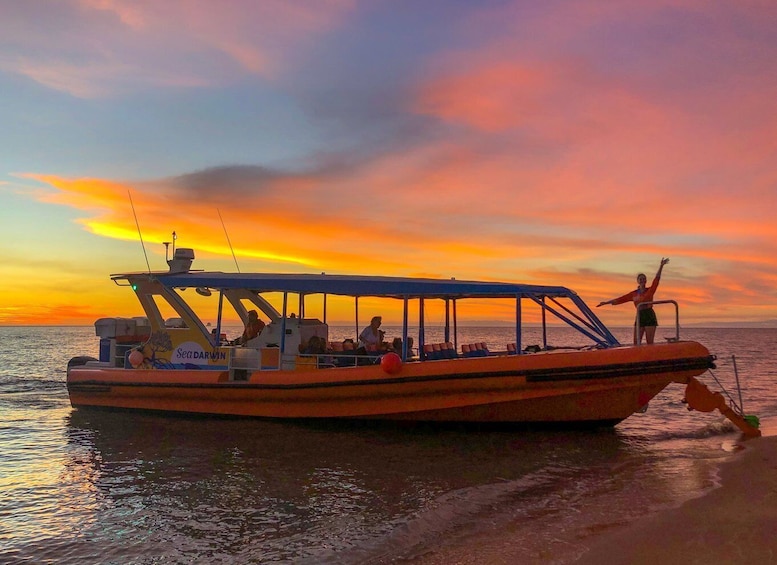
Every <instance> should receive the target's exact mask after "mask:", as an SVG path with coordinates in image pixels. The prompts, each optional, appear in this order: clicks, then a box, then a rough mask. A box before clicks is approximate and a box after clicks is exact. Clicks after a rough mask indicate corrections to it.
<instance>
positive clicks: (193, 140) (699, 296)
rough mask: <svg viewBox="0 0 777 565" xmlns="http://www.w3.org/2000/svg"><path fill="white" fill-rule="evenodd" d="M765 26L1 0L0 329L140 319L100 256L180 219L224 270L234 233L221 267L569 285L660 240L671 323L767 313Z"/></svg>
mask: <svg viewBox="0 0 777 565" xmlns="http://www.w3.org/2000/svg"><path fill="white" fill-rule="evenodd" d="M775 23H777V3H775V2H773V1H768V0H767V1H758V0H753V1H743V2H711V1H710V2H703V1H694V0H623V1H619V2H612V1H610V0H603V1H587V2H572V1H554V0H549V1H543V2H536V1H529V0H520V1H507V0H502V1H495V0H494V1H489V0H480V1H478V2H472V1H470V0H462V1H450V0H445V1H442V0H424V1H405V0H371V1H364V2H360V1H357V0H311V1H294V2H290V1H288V0H272V1H265V0H165V1H159V0H59V1H53V0H24V1H17V0H0V126H1V129H0V196H2V204H1V205H0V236H2V239H1V241H2V243H0V253H1V254H2V255H1V257H0V293H2V297H3V298H2V302H0V325H16V324H24V325H28V324H45V325H50V324H67V325H89V324H92V323H93V322H94V320H95V319H96V318H100V317H104V316H134V315H140V314H141V312H140V310H139V307H138V306H136V303H135V300H134V297H133V296H132V293H131V292H130V291H128V290H127V289H126V288H120V287H117V286H116V285H114V284H113V283H112V282H111V280H110V278H109V274H111V273H117V272H124V271H138V270H146V269H147V268H148V267H147V263H146V258H145V256H144V251H143V247H142V246H141V242H140V239H139V235H138V225H139V227H140V232H141V234H142V238H143V243H144V244H145V250H146V253H147V254H148V261H149V264H150V266H151V268H152V269H163V268H165V267H166V265H165V263H164V259H165V248H164V246H163V245H162V242H163V241H170V239H171V233H172V232H173V231H175V232H176V233H177V236H178V241H177V245H178V246H180V247H191V248H194V249H195V253H196V254H197V259H196V261H195V264H194V267H195V268H200V269H208V270H234V268H235V261H234V260H233V256H232V252H231V250H230V245H229V243H230V242H231V245H232V246H233V248H234V253H235V256H236V258H237V262H238V264H239V267H240V270H241V271H242V272H247V271H271V272H313V273H316V272H321V271H326V272H327V273H333V274H334V273H354V274H382V275H399V276H405V275H407V276H415V275H420V276H432V277H444V278H450V277H456V278H458V279H485V280H505V281H515V282H524V283H538V284H553V285H565V286H569V287H570V288H573V289H575V290H577V292H578V293H579V294H580V295H581V296H582V298H583V299H584V300H586V301H587V302H588V303H589V304H591V305H594V304H596V303H598V302H599V301H601V300H609V299H610V298H613V297H615V296H619V295H621V294H624V293H626V292H628V291H630V290H632V289H633V288H634V287H635V286H636V282H635V277H636V274H637V273H639V272H645V273H646V274H647V275H648V279H649V280H652V277H653V274H654V273H655V271H656V269H657V267H658V265H659V261H660V260H661V257H663V256H666V257H670V258H671V262H670V263H669V265H667V267H666V268H665V270H664V276H663V279H662V283H661V287H660V289H659V291H658V293H657V295H656V298H657V299H670V298H671V299H675V300H678V301H679V302H680V316H681V321H682V322H683V323H687V324H692V323H693V324H695V323H711V322H718V323H732V322H751V323H754V322H763V323H769V322H771V323H777V221H776V220H775V214H777V31H775V29H777V28H775ZM130 195H131V198H132V202H133V203H134V208H135V213H136V216H137V225H136V221H135V216H134V215H133V210H132V206H131V204H130ZM222 220H223V225H222ZM225 228H226V234H225ZM227 235H228V238H229V240H228V239H227ZM596 313H597V314H598V315H600V317H601V318H602V319H603V320H604V321H605V323H608V324H611V325H625V324H630V323H631V322H632V320H633V317H634V308H633V307H632V306H630V305H628V304H626V305H622V306H617V307H613V306H609V307H603V308H599V309H597V310H596ZM664 316H665V317H666V318H665V319H667V323H668V318H669V317H670V314H669V312H668V311H667V312H666V313H665V314H664ZM659 317H660V318H661V317H662V314H661V312H659Z"/></svg>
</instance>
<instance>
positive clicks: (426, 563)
mask: <svg viewBox="0 0 777 565" xmlns="http://www.w3.org/2000/svg"><path fill="white" fill-rule="evenodd" d="M716 482H718V483H719V485H720V486H718V487H716V488H713V489H711V490H709V491H708V492H706V493H704V494H703V495H702V496H700V497H698V498H694V499H691V500H688V501H686V502H685V503H684V504H682V505H681V506H679V507H676V508H669V509H665V510H661V511H658V512H656V513H651V514H648V515H645V516H644V517H642V518H638V519H636V520H635V521H632V522H621V523H618V522H615V523H611V524H601V525H600V528H591V527H589V528H583V529H581V530H579V531H578V532H577V533H576V534H574V535H573V536H572V539H566V540H564V539H557V540H554V543H552V544H551V546H548V547H545V548H538V547H537V546H535V547H527V545H526V543H525V542H523V541H521V538H520V537H517V538H516V537H513V536H511V535H510V531H509V528H508V530H507V531H504V530H500V531H492V532H483V533H481V535H479V536H478V537H477V539H476V540H475V541H474V542H473V540H472V539H470V540H461V541H460V543H455V542H454V543H450V544H446V546H445V547H441V548H438V549H437V551H434V552H430V553H427V554H426V555H423V556H417V557H416V558H415V559H409V560H407V561H406V562H407V563H413V564H414V565H443V564H445V565H452V564H455V565H483V564H489V565H497V564H499V565H501V564H505V565H507V564H510V565H512V564H514V563H521V564H529V565H534V564H545V563H551V564H560V565H566V564H569V563H575V564H577V565H602V564H607V565H626V564H628V565H640V564H645V565H648V564H649V565H655V564H656V563H661V564H662V565H674V564H683V565H690V564H699V565H701V564H704V565H717V564H727V565H730V564H739V563H742V564H747V565H753V564H756V563H757V564H759V565H761V564H766V563H775V564H777V435H773V431H772V432H770V434H769V437H762V438H756V439H750V440H746V441H744V442H743V449H742V451H741V452H740V453H738V454H736V455H735V456H734V458H733V460H731V461H728V462H726V463H724V464H723V465H722V466H721V469H720V473H719V481H716Z"/></svg>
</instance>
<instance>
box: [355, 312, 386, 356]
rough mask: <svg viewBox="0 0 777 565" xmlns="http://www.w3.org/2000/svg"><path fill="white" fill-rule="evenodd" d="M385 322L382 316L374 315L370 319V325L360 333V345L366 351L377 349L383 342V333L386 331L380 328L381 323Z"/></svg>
mask: <svg viewBox="0 0 777 565" xmlns="http://www.w3.org/2000/svg"><path fill="white" fill-rule="evenodd" d="M382 322H383V318H381V317H380V316H374V317H373V318H372V320H371V321H370V325H369V326H367V327H366V328H364V330H362V333H360V334H359V346H360V347H363V348H364V349H365V350H366V351H377V350H378V349H380V346H381V345H382V344H383V335H384V334H385V332H384V331H383V330H381V329H379V328H380V324H381V323H382Z"/></svg>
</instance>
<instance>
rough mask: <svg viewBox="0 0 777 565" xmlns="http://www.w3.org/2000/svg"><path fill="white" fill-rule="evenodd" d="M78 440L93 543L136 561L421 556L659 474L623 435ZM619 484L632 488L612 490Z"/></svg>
mask: <svg viewBox="0 0 777 565" xmlns="http://www.w3.org/2000/svg"><path fill="white" fill-rule="evenodd" d="M66 433H67V437H68V444H69V450H68V452H69V453H70V461H69V462H68V463H67V464H66V468H68V469H70V471H68V472H70V473H76V472H78V471H76V469H78V468H82V470H81V471H80V472H81V473H82V475H81V480H83V481H84V482H85V483H88V484H90V485H91V487H88V488H86V489H85V490H86V491H87V492H91V491H90V489H93V492H91V494H92V496H93V498H94V500H95V501H96V502H97V503H98V504H97V509H96V510H95V512H96V514H97V516H96V518H95V521H94V523H93V524H92V525H86V526H85V529H86V530H88V531H87V532H85V536H86V537H88V538H89V539H91V540H92V541H93V542H96V543H100V544H105V545H106V546H107V547H108V548H110V550H111V551H114V552H118V554H120V555H122V558H125V559H127V558H132V559H137V558H139V556H145V557H148V556H150V555H153V556H156V557H164V558H165V559H168V560H173V561H181V562H185V561H187V559H190V558H191V556H192V555H197V556H198V557H199V558H202V559H206V558H208V559H211V560H215V561H219V560H220V559H225V560H228V559H227V557H226V556H229V557H230V558H241V559H242V560H244V561H248V562H251V561H262V562H272V561H277V562H287V561H298V560H303V559H306V558H307V559H310V560H312V561H326V560H331V561H332V562H336V561H343V560H345V561H349V560H351V561H362V560H364V559H368V558H369V556H373V557H374V556H378V555H384V554H385V552H386V551H391V552H399V553H400V554H401V553H402V552H405V553H406V552H408V551H410V550H412V548H414V547H422V546H424V544H428V543H430V542H431V541H433V540H434V539H438V538H439V536H440V535H444V534H445V532H446V531H447V530H449V529H450V528H457V529H462V528H463V529H473V528H474V529H477V528H479V527H482V526H480V525H479V524H480V523H481V522H482V520H483V518H484V517H486V516H488V522H487V523H488V525H489V526H493V525H494V523H495V522H497V521H499V520H503V521H511V520H515V519H518V518H520V517H521V516H522V515H523V516H534V517H535V518H536V517H537V516H548V515H550V514H552V513H553V512H558V511H560V509H562V508H568V507H569V504H570V501H574V500H582V497H584V496H587V495H588V493H589V490H590V487H591V485H592V484H595V483H596V484H598V485H599V486H598V487H597V488H599V489H601V490H603V491H607V492H610V491H613V490H617V489H620V490H621V491H622V490H623V489H624V486H623V484H622V483H623V482H628V481H629V480H631V478H630V477H633V476H634V475H635V474H642V473H645V472H647V473H648V475H649V474H650V472H649V471H646V470H645V468H644V463H645V461H647V460H648V459H647V458H646V457H645V453H644V451H643V450H642V449H641V448H635V447H634V446H632V445H630V444H629V443H628V442H627V441H624V439H623V438H622V437H621V436H620V435H619V434H618V433H615V432H613V431H595V432H558V431H555V432H538V431H536V432H526V431H524V432H515V431H504V432H495V431H492V432H482V433H478V432H476V433H472V432H471V431H467V430H457V429H449V430H439V429H432V428H424V427H415V428H391V427H385V426H381V427H371V426H363V427H353V426H342V425H340V426H332V425H326V426H323V425H318V426H312V425H301V424H296V423H295V424H289V423H277V422H267V421H259V420H250V419H210V418H185V417H174V418H170V417H161V416H155V415H147V414H115V413H108V412H97V411H94V412H92V411H76V412H74V413H73V414H72V415H71V416H70V419H69V424H68V426H67V428H66ZM637 451H639V453H637ZM624 462H625V463H624ZM84 467H85V468H84ZM613 469H615V474H616V476H617V481H616V483H617V484H610V485H608V484H607V483H608V481H609V480H610V476H611V475H612V472H613ZM658 482H659V483H660V482H661V481H660V480H659V481H658ZM160 548H163V549H160ZM160 551H161V553H160Z"/></svg>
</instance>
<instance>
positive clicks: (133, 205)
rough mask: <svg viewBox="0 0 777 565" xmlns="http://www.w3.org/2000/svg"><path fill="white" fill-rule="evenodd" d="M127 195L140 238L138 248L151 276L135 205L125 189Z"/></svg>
mask: <svg viewBox="0 0 777 565" xmlns="http://www.w3.org/2000/svg"><path fill="white" fill-rule="evenodd" d="M127 195H128V196H129V201H130V206H131V207H132V215H133V216H135V226H137V228H138V237H140V246H141V247H142V248H143V256H144V257H145V258H146V266H147V267H148V273H149V274H151V264H150V263H149V262H148V253H146V244H145V243H143V234H142V233H141V232H140V223H139V222H138V215H137V214H136V213H135V204H134V202H132V192H130V190H129V189H127Z"/></svg>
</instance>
